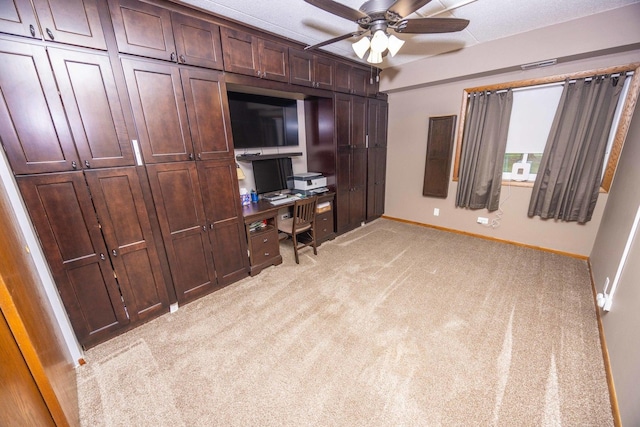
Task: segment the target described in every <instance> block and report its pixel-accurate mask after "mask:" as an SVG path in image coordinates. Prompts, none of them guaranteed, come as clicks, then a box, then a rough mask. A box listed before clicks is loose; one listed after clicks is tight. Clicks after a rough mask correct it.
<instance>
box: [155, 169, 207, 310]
mask: <svg viewBox="0 0 640 427" xmlns="http://www.w3.org/2000/svg"><path fill="white" fill-rule="evenodd" d="M147 173H148V174H149V182H150V184H151V193H152V194H153V200H154V202H155V205H156V211H157V213H158V221H159V222H160V230H161V232H162V239H163V240H164V244H165V247H166V249H167V256H168V258H169V267H170V269H171V276H172V278H173V284H174V287H175V290H176V295H177V298H178V302H180V303H184V302H188V301H191V300H194V299H196V298H198V297H200V296H202V295H204V294H206V293H208V292H211V291H212V290H214V289H216V287H217V286H216V277H215V268H214V264H213V257H212V254H211V245H210V243H209V239H208V236H207V231H208V227H207V225H206V224H207V222H206V218H205V214H204V208H203V205H202V196H201V194H200V181H199V178H198V172H197V170H196V163H195V162H180V163H166V164H161V165H147Z"/></svg>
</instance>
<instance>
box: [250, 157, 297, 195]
mask: <svg viewBox="0 0 640 427" xmlns="http://www.w3.org/2000/svg"><path fill="white" fill-rule="evenodd" d="M251 163H252V165H253V178H254V180H255V183H256V192H257V193H258V194H265V193H275V192H278V191H282V190H287V189H289V190H290V189H291V188H289V185H290V184H289V183H293V181H292V179H293V178H292V176H293V167H292V164H291V157H281V158H277V159H264V160H254V161H253V162H251Z"/></svg>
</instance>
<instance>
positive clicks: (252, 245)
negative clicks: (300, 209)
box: [242, 192, 336, 276]
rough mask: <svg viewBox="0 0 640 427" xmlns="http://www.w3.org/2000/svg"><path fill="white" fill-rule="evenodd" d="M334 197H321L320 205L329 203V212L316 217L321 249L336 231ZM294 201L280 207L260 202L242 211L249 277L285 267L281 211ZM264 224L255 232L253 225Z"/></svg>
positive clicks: (331, 195)
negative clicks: (247, 251)
mask: <svg viewBox="0 0 640 427" xmlns="http://www.w3.org/2000/svg"><path fill="white" fill-rule="evenodd" d="M334 197H335V193H331V192H329V193H323V194H321V195H319V196H318V204H321V203H325V202H328V203H329V205H330V209H327V210H324V211H323V212H321V213H317V214H316V240H317V243H318V245H320V244H321V243H322V242H324V241H327V240H330V239H333V238H334V237H335V236H336V234H335V231H334V218H333V200H334ZM294 203H295V201H294V200H291V201H290V202H287V203H284V204H281V205H272V204H271V203H269V202H267V201H265V200H260V201H259V202H257V203H250V204H248V205H245V206H243V207H242V216H243V217H244V226H245V231H246V233H247V246H248V248H249V263H250V270H249V271H250V274H251V275H252V276H255V275H256V274H258V273H260V271H262V269H264V268H267V267H269V266H272V265H278V264H281V263H282V255H280V246H279V239H278V211H279V210H280V209H283V208H289V207H291V206H293V204H294ZM260 221H262V222H263V223H264V226H263V227H262V228H259V229H258V228H256V229H252V227H251V225H252V224H254V223H256V222H260Z"/></svg>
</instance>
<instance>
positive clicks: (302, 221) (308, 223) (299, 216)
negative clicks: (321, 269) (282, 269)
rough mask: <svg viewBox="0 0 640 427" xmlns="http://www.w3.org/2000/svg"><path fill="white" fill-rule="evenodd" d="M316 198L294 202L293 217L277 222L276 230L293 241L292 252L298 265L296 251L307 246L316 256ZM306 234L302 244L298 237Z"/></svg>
mask: <svg viewBox="0 0 640 427" xmlns="http://www.w3.org/2000/svg"><path fill="white" fill-rule="evenodd" d="M317 201H318V197H317V196H313V197H309V198H305V199H300V200H296V201H295V204H294V205H293V215H292V216H291V218H287V219H284V220H281V221H279V222H278V230H280V231H282V232H283V233H286V234H288V235H289V236H291V238H292V240H293V252H294V253H295V255H296V264H300V260H299V258H298V251H299V250H300V249H302V248H306V247H307V246H313V253H314V255H318V248H317V246H316V227H315V225H316V203H317ZM305 232H306V233H307V236H306V237H305V238H304V239H303V241H302V242H300V241H299V240H298V235H299V234H302V233H305Z"/></svg>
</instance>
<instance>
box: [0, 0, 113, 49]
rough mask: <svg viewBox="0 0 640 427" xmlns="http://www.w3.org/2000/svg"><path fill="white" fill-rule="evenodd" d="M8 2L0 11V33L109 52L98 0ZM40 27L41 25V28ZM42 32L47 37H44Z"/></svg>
mask: <svg viewBox="0 0 640 427" xmlns="http://www.w3.org/2000/svg"><path fill="white" fill-rule="evenodd" d="M33 5H34V6H35V12H36V13H37V19H36V13H34V9H33V8H32V7H31V3H30V2H29V1H28V0H6V1H3V2H2V6H1V7H0V32H3V33H9V34H16V35H19V36H25V37H31V38H37V39H40V38H42V37H44V40H47V41H55V42H59V43H66V44H73V45H77V46H85V47H91V48H94V49H103V50H105V49H106V48H107V45H106V42H105V39H104V32H103V30H102V24H101V23H100V16H99V15H98V6H97V0H33ZM38 23H39V25H38ZM40 28H42V31H43V33H44V34H42V35H41V33H40Z"/></svg>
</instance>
